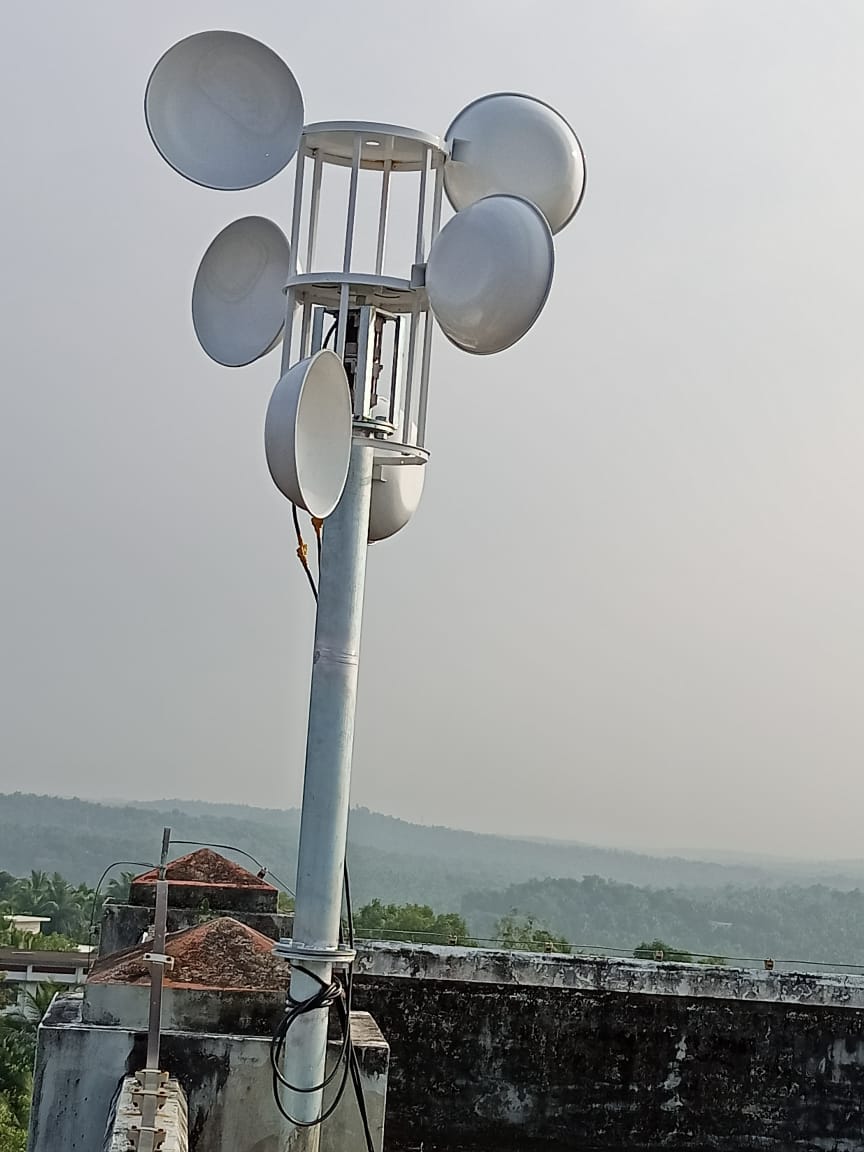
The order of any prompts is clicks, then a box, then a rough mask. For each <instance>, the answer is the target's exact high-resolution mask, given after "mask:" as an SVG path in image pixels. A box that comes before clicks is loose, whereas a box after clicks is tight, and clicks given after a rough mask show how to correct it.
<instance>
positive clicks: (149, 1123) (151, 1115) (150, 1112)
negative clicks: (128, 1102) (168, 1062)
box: [128, 1068, 168, 1152]
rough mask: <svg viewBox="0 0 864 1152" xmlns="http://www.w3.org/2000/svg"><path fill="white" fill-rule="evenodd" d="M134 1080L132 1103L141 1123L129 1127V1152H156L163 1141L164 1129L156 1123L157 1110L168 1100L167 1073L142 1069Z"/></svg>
mask: <svg viewBox="0 0 864 1152" xmlns="http://www.w3.org/2000/svg"><path fill="white" fill-rule="evenodd" d="M135 1080H136V1084H137V1086H136V1087H135V1088H134V1089H133V1091H132V1102H133V1103H134V1104H135V1106H136V1108H137V1109H138V1111H139V1112H140V1113H141V1123H140V1124H131V1125H130V1126H129V1132H128V1139H129V1148H130V1152H158V1150H159V1149H160V1148H161V1147H162V1144H163V1143H164V1140H165V1129H164V1128H159V1127H157V1121H158V1114H159V1109H160V1108H161V1107H162V1105H163V1104H164V1103H165V1101H166V1100H167V1099H168V1091H167V1088H166V1087H165V1086H166V1084H167V1083H168V1073H167V1072H160V1071H159V1070H158V1069H156V1068H144V1069H143V1070H142V1071H141V1072H138V1073H136V1075H135Z"/></svg>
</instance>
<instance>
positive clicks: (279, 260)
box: [192, 216, 292, 368]
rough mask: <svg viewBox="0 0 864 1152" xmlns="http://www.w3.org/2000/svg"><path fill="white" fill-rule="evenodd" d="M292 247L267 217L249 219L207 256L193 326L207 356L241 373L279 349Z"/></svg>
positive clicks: (222, 234)
mask: <svg viewBox="0 0 864 1152" xmlns="http://www.w3.org/2000/svg"><path fill="white" fill-rule="evenodd" d="M291 272H292V265H291V246H290V245H289V243H288V241H287V240H286V239H285V234H284V233H283V232H282V230H281V228H278V227H277V226H276V225H275V224H274V223H273V221H272V220H267V219H266V218H265V217H264V216H244V217H243V218H242V219H241V220H235V221H234V223H233V224H229V225H228V227H227V228H223V230H222V231H221V232H220V233H219V235H218V236H217V237H216V239H215V240H214V241H213V242H212V243H211V245H210V247H209V248H208V249H207V251H206V252H205V253H204V256H203V259H202V260H201V263H200V264H199V266H198V272H197V274H196V276H195V284H194V286H193V288H192V323H193V324H194V326H195V335H196V336H197V337H198V341H199V343H200V344H201V347H202V348H203V349H204V351H205V352H206V353H207V355H208V356H209V357H210V358H211V359H212V360H215V361H216V363H217V364H224V365H226V366H227V367H229V368H240V367H242V366H243V365H244V364H251V363H252V362H253V360H257V359H258V358H259V357H261V356H263V355H264V354H265V353H267V352H269V351H270V350H271V348H274V347H275V346H276V345H277V344H278V343H279V340H280V339H281V337H282V330H283V328H284V327H285V292H284V287H285V282H286V281H287V279H288V277H289V276H290V275H291Z"/></svg>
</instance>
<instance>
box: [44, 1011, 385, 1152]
mask: <svg viewBox="0 0 864 1152" xmlns="http://www.w3.org/2000/svg"><path fill="white" fill-rule="evenodd" d="M81 1007H82V998H81V996H80V994H73V995H71V996H62V997H56V998H55V1000H54V1002H53V1004H52V1006H51V1008H50V1009H49V1011H48V1014H47V1015H46V1017H45V1019H44V1020H43V1022H42V1024H41V1026H40V1028H39V1040H38V1048H37V1055H36V1068H35V1073H34V1105H33V1111H32V1114H31V1120H30V1135H29V1143H28V1152H66V1150H69V1152H73V1150H76V1149H77V1150H80V1152H98V1150H100V1149H103V1148H104V1147H105V1146H106V1141H107V1140H108V1138H109V1135H110V1132H111V1127H110V1126H111V1124H112V1123H113V1117H114V1113H115V1111H116V1107H117V1102H118V1100H119V1094H120V1092H121V1088H122V1085H123V1083H124V1081H125V1079H126V1078H127V1077H129V1076H131V1075H132V1074H133V1073H134V1072H136V1071H138V1070H139V1069H141V1068H142V1067H143V1065H144V1061H145V1056H146V1048H147V1037H146V1034H145V1033H143V1032H140V1031H137V1030H134V1029H130V1028H124V1027H97V1026H94V1025H88V1024H85V1023H84V1022H83V1021H82V1017H81ZM352 1031H353V1035H354V1040H355V1046H356V1049H357V1054H358V1060H359V1064H360V1075H361V1081H362V1084H363V1092H364V1097H365V1100H366V1106H367V1110H368V1113H369V1119H370V1123H371V1127H372V1131H373V1136H374V1138H375V1141H376V1148H378V1149H379V1152H380V1149H381V1147H382V1144H383V1132H384V1106H385V1100H386V1091H387V1075H388V1064H389V1049H388V1046H387V1043H386V1041H385V1040H384V1038H383V1037H382V1035H381V1033H380V1032H379V1031H378V1028H377V1027H376V1025H375V1022H374V1021H373V1020H372V1019H371V1017H369V1016H368V1014H367V1013H365V1012H356V1013H352ZM338 1049H339V1045H338V1043H335V1042H334V1043H332V1044H331V1046H330V1059H331V1061H332V1059H333V1058H334V1056H335V1055H336V1053H337V1052H338ZM160 1063H161V1065H162V1068H163V1069H164V1070H165V1071H167V1072H168V1073H170V1075H171V1077H172V1078H173V1079H174V1080H176V1081H177V1083H178V1084H179V1085H180V1086H181V1087H182V1089H183V1091H184V1092H185V1094H186V1098H187V1101H188V1134H189V1152H282V1149H283V1147H284V1140H285V1131H286V1130H285V1124H284V1122H283V1120H282V1118H281V1117H280V1115H279V1113H278V1111H277V1109H276V1106H275V1103H274V1101H273V1096H272V1087H271V1073H270V1041H269V1038H267V1037H263V1036H238V1035H215V1034H207V1033H201V1032H196V1033H192V1032H182V1031H166V1032H164V1033H163V1036H162V1050H161V1060H160ZM331 1066H332V1064H331ZM108 1147H109V1148H110V1145H108ZM322 1150H323V1152H365V1143H364V1140H363V1133H362V1129H361V1126H360V1120H359V1115H358V1110H357V1104H356V1101H355V1099H354V1096H353V1093H352V1091H351V1085H350V1081H349V1084H348V1088H347V1090H346V1092H345V1095H344V1097H343V1099H342V1102H341V1104H340V1105H339V1107H338V1109H337V1110H336V1112H335V1113H334V1115H333V1117H332V1118H331V1119H330V1120H328V1121H327V1122H326V1124H325V1125H324V1128H323V1130H322Z"/></svg>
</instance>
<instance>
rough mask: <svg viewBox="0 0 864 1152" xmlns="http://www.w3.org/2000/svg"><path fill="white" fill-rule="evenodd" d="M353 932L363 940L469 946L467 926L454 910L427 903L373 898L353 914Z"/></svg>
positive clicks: (470, 941) (471, 941)
mask: <svg viewBox="0 0 864 1152" xmlns="http://www.w3.org/2000/svg"><path fill="white" fill-rule="evenodd" d="M354 933H355V935H356V936H357V938H358V939H363V940H408V941H411V942H413V943H415V944H449V943H457V944H460V945H462V946H465V947H471V946H473V944H474V941H473V940H469V939H468V925H467V924H466V923H465V921H464V920H463V919H462V917H461V916H459V915H457V913H455V912H444V913H436V912H434V911H433V910H432V909H431V908H430V907H429V905H428V904H382V903H381V901H380V900H372V901H371V903H369V904H366V905H365V906H364V907H363V908H361V909H360V911H359V912H357V913H355V915H354Z"/></svg>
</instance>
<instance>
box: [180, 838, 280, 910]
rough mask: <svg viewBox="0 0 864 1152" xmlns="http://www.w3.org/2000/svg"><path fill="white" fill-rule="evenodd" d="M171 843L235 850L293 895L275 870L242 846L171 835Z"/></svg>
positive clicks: (262, 877) (192, 846)
mask: <svg viewBox="0 0 864 1152" xmlns="http://www.w3.org/2000/svg"><path fill="white" fill-rule="evenodd" d="M171 843H172V844H182V845H183V846H184V847H186V848H222V849H223V850H224V851H226V852H236V853H237V854H238V856H245V857H246V859H247V860H251V861H252V863H253V864H255V865H256V866H257V867H258V868H259V870H260V871H261V872H263V873H264V876H272V877H273V879H274V880H275V881H276V883H277V884H278V885H279V887H280V888H281V889H282V890H283V891H284V892H287V893H288V895H289V896H294V895H295V892H294V889H293V888H289V887H288V885H287V884H286V883H285V882H284V881H282V880H280V879H279V877H278V876H277V875H276V873H275V872H271V871H270V869H269V868H268V867H267V865H266V864H262V863H261V861H260V860H256V858H255V857H254V856H253V855H252V853H251V852H244V851H243V849H242V848H238V847H236V845H234V844H211V843H210V841H209V840H175V839H174V837H173V836H172V837H171ZM264 876H260V879H261V880H263V879H264Z"/></svg>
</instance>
